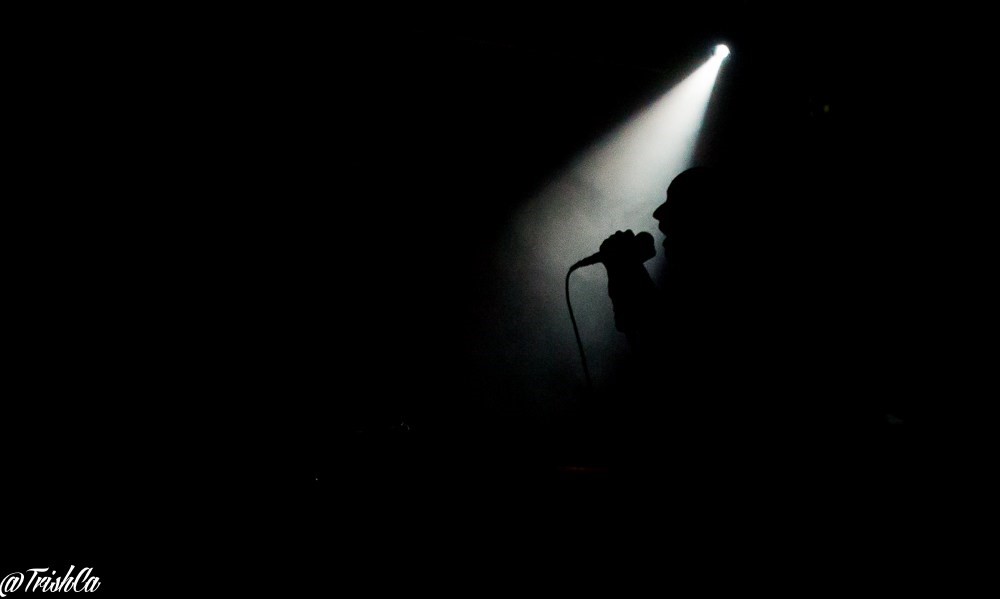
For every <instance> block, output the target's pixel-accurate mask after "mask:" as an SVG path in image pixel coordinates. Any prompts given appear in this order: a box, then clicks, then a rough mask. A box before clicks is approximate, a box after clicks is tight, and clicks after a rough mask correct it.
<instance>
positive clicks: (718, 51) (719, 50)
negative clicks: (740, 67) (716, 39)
mask: <svg viewBox="0 0 1000 599" xmlns="http://www.w3.org/2000/svg"><path fill="white" fill-rule="evenodd" d="M715 56H718V57H719V58H721V59H723V60H724V59H725V58H726V57H727V56H729V46H727V45H725V44H719V45H718V46H716V47H715Z"/></svg>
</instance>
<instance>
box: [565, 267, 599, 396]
mask: <svg viewBox="0 0 1000 599" xmlns="http://www.w3.org/2000/svg"><path fill="white" fill-rule="evenodd" d="M577 268H580V264H579V263H577V264H574V265H573V266H571V267H569V271H568V272H567V273H566V307H567V308H569V319H570V322H572V323H573V334H574V335H576V347H577V349H579V350H580V362H581V363H582V364H583V376H584V377H585V378H586V379H587V391H589V392H590V393H591V394H593V392H594V382H593V381H592V380H591V379H590V368H588V367H587V354H586V353H584V351H583V342H582V341H580V329H579V327H577V325H576V316H574V315H573V302H571V301H570V299H569V276H570V275H571V274H573V271H574V270H576V269H577Z"/></svg>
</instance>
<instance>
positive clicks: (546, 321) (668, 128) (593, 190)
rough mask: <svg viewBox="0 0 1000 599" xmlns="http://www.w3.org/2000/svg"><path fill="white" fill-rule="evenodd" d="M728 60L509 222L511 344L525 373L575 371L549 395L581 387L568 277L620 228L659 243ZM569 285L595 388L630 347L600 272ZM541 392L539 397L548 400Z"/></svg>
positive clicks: (683, 87)
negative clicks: (660, 219) (673, 193)
mask: <svg viewBox="0 0 1000 599" xmlns="http://www.w3.org/2000/svg"><path fill="white" fill-rule="evenodd" d="M724 59H725V56H722V54H721V53H719V52H716V53H715V55H714V56H713V57H712V58H711V59H709V60H708V61H707V62H706V63H705V64H703V65H702V66H701V67H699V68H698V69H697V70H695V71H694V72H693V73H692V74H691V75H690V76H688V77H687V78H686V79H685V80H683V81H682V82H680V83H679V84H677V85H676V86H675V87H673V88H672V89H671V90H670V91H669V92H667V93H666V94H665V95H664V96H663V97H662V98H660V99H659V100H657V101H656V102H655V103H654V104H652V105H651V106H649V107H647V108H646V109H645V110H643V111H642V112H641V113H639V114H637V115H636V116H635V117H634V118H632V119H630V120H629V121H627V122H626V123H624V124H623V125H622V126H620V127H619V128H618V129H617V130H615V131H613V132H612V133H610V134H609V135H607V136H605V137H604V138H603V139H601V140H599V141H598V142H597V143H595V144H594V145H593V146H591V147H590V148H589V149H588V150H586V151H585V152H584V153H583V154H582V155H581V156H579V157H578V158H577V159H576V160H575V161H574V162H573V163H572V164H571V165H570V166H569V167H568V168H567V169H566V170H565V171H564V172H563V173H561V174H560V175H559V176H557V177H556V178H555V179H554V180H552V181H551V182H550V184H549V185H548V186H547V187H545V188H544V189H543V191H542V192H541V193H540V194H539V195H538V196H536V197H535V198H534V199H533V200H532V201H531V202H529V203H528V204H527V205H526V206H525V207H524V208H523V209H522V211H521V213H520V214H519V215H518V216H517V218H516V220H515V222H514V223H513V225H514V226H513V227H512V230H511V233H512V239H510V240H509V242H508V244H507V247H506V248H505V259H506V260H508V261H511V259H513V260H512V263H513V264H514V265H515V268H514V273H513V274H511V275H509V276H510V277H511V280H510V281H509V283H508V286H509V288H513V289H514V290H513V291H510V292H509V294H508V297H507V298H505V299H506V301H508V302H509V308H508V309H510V310H512V311H514V312H515V313H516V319H517V321H518V322H520V323H521V327H520V328H519V330H518V331H517V332H516V334H517V335H520V336H521V337H520V338H519V339H516V340H513V341H511V343H512V344H513V346H514V347H516V351H520V352H524V353H523V355H522V356H521V359H522V360H525V361H527V362H529V363H532V366H533V367H532V368H531V369H529V370H531V371H533V372H536V373H537V374H541V373H546V374H544V375H542V376H552V375H553V374H554V373H566V372H568V373H569V374H558V375H556V376H560V377H561V378H562V380H560V381H559V382H557V383H554V384H555V385H557V386H558V387H559V391H557V392H556V391H554V392H552V393H551V395H553V396H555V395H560V396H561V398H565V397H566V396H568V395H570V394H571V393H572V389H573V387H574V385H575V384H576V383H578V382H579V380H581V379H582V371H581V369H580V365H579V361H578V356H577V354H576V348H575V345H574V343H575V342H574V339H573V333H572V330H571V328H570V324H569V318H568V316H567V314H566V312H565V303H564V301H563V299H562V293H563V288H562V284H563V277H564V276H565V272H566V269H567V268H569V266H570V265H571V264H573V263H574V262H575V261H577V260H579V259H580V258H583V257H586V256H589V255H590V254H592V253H594V252H596V251H597V250H598V248H599V247H600V245H601V242H602V241H603V240H604V239H605V238H606V237H608V236H609V235H611V234H612V233H614V232H615V231H616V230H625V229H632V230H633V231H636V232H638V231H653V232H654V235H655V236H656V237H657V239H658V241H662V234H661V233H659V231H656V227H655V225H656V222H655V221H654V220H653V218H652V213H653V210H654V209H655V208H656V207H657V206H658V205H659V204H660V203H662V202H663V200H664V197H665V193H666V189H667V185H668V184H669V183H670V181H671V180H672V179H673V178H674V177H675V176H676V175H678V174H679V173H680V172H682V171H683V170H685V169H686V168H688V167H689V166H691V160H692V156H693V152H694V148H695V144H696V142H697V138H698V133H699V131H700V130H701V126H702V121H703V120H704V117H705V112H706V109H707V108H708V102H709V98H710V97H711V94H712V89H713V87H714V85H715V80H716V76H717V75H718V72H719V69H720V67H721V65H722V62H723V60H724ZM659 247H660V244H659V243H657V248H659ZM661 251H662V250H661ZM660 259H662V257H657V258H655V259H654V260H660ZM650 264H652V262H651V263H650ZM651 270H652V269H651ZM573 277H574V280H573V282H572V294H573V302H574V309H575V310H577V319H578V320H579V322H580V334H581V336H582V338H583V342H584V345H585V346H586V347H587V351H588V356H591V368H592V371H593V372H594V377H595V381H599V380H600V378H601V375H602V370H605V371H606V370H607V368H609V367H610V365H611V364H613V361H614V359H615V356H616V355H618V354H621V353H624V352H626V351H627V345H626V342H625V340H624V336H623V335H621V334H620V333H618V332H617V331H616V330H615V328H614V321H613V312H612V308H611V303H610V300H609V299H608V296H607V276H606V273H605V270H604V268H602V267H600V266H593V267H590V268H586V269H581V270H579V271H577V273H576V274H574V275H573ZM536 383H541V381H536ZM539 386H540V385H538V384H536V385H535V387H534V389H535V392H536V393H539V392H540V393H541V394H543V395H545V394H546V393H545V391H544V390H541V389H539Z"/></svg>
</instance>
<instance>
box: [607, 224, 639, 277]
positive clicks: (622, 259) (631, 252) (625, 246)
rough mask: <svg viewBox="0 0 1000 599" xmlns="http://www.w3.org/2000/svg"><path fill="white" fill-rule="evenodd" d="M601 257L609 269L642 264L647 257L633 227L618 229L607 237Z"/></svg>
mask: <svg viewBox="0 0 1000 599" xmlns="http://www.w3.org/2000/svg"><path fill="white" fill-rule="evenodd" d="M601 257H602V260H603V262H604V266H606V267H607V268H608V270H611V269H618V268H621V267H627V266H630V265H635V264H642V262H643V261H644V259H645V258H644V255H643V252H642V251H641V250H640V247H639V242H638V241H637V240H636V236H635V233H633V232H632V230H631V229H628V230H626V231H624V232H622V231H617V232H615V234H614V235H612V236H611V237H608V238H607V239H605V240H604V243H602V244H601Z"/></svg>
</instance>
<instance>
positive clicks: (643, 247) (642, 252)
mask: <svg viewBox="0 0 1000 599" xmlns="http://www.w3.org/2000/svg"><path fill="white" fill-rule="evenodd" d="M653 241H654V240H653V236H652V235H650V234H649V233H647V232H645V231H642V232H641V233H639V234H638V235H636V236H635V251H636V257H637V258H639V261H640V262H645V261H646V260H649V259H650V258H652V257H653V256H655V255H656V247H655V244H654V243H653ZM598 262H604V255H603V254H601V252H597V253H596V254H593V255H591V256H588V257H586V258H584V259H583V260H580V261H579V262H577V263H576V264H574V265H573V266H571V267H570V270H575V269H577V268H582V267H584V266H591V265H592V264H597V263H598Z"/></svg>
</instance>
